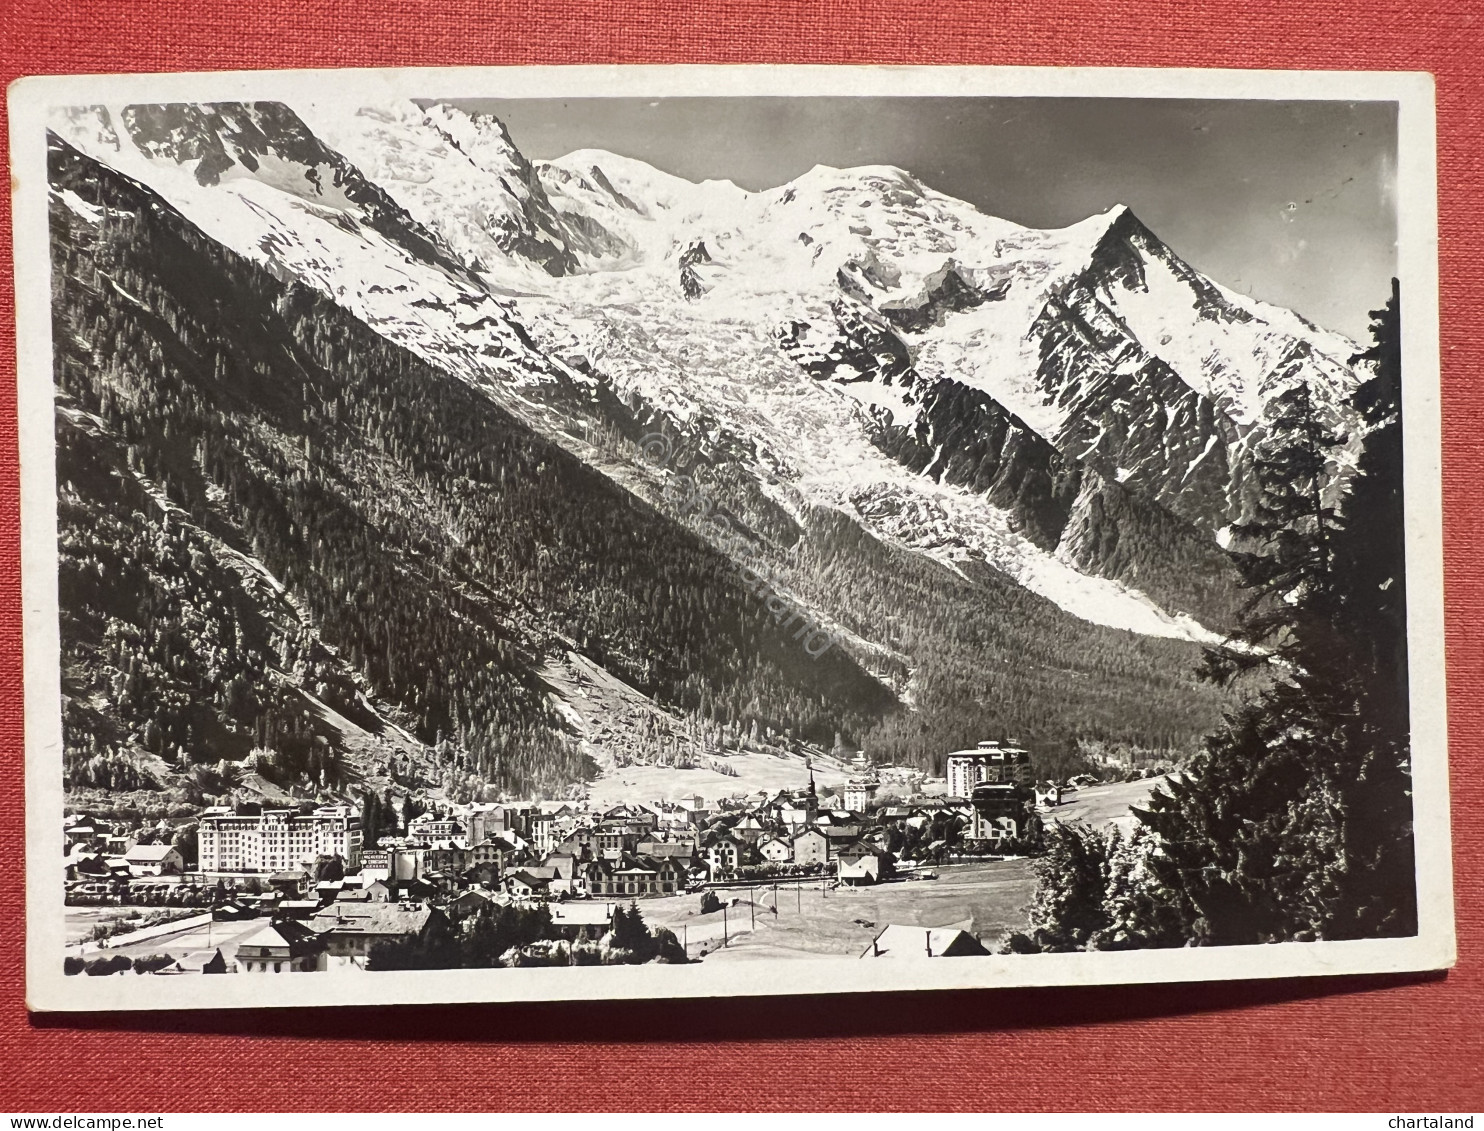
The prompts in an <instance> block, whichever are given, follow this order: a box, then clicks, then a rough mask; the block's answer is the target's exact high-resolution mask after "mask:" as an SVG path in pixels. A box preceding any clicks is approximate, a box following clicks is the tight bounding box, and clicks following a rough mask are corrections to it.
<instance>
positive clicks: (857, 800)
mask: <svg viewBox="0 0 1484 1131" xmlns="http://www.w3.org/2000/svg"><path fill="white" fill-rule="evenodd" d="M880 788H881V783H880V782H879V781H877V780H876V779H875V778H874V777H868V778H851V779H850V780H849V781H848V782H846V783H845V808H847V809H849V810H850V811H851V812H852V813H864V812H865V811H866V806H868V805H870V804H871V799H872V798H873V797H875V796H876V791H877V790H878V789H880Z"/></svg>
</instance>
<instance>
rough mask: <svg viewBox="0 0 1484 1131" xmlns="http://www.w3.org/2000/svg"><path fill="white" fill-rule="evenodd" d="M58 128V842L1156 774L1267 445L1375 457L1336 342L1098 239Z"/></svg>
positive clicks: (377, 130)
mask: <svg viewBox="0 0 1484 1131" xmlns="http://www.w3.org/2000/svg"><path fill="white" fill-rule="evenodd" d="M52 128H53V132H52V134H51V136H50V139H49V144H50V178H51V189H52V213H51V237H52V255H53V275H52V286H53V311H54V324H53V344H54V355H55V375H56V387H57V416H56V428H57V483H58V519H59V538H60V576H59V584H60V598H61V610H62V654H63V691H64V697H65V707H64V728H65V746H66V750H65V758H66V777H67V784H68V788H69V791H70V796H71V800H72V801H73V802H74V803H77V804H87V803H88V799H89V798H92V799H94V800H96V799H97V798H99V797H101V796H107V797H110V798H117V797H119V796H120V795H124V794H133V793H149V794H151V795H155V796H158V795H160V794H161V793H164V794H168V795H172V796H175V797H178V798H180V799H182V800H184V801H188V802H190V803H192V804H198V803H200V802H202V801H203V800H204V799H207V798H214V797H218V796H222V795H224V794H229V793H232V792H234V791H239V792H240V791H247V792H248V793H252V794H256V795H260V796H261V797H262V798H263V799H264V800H267V801H274V802H283V801H288V800H290V799H305V798H314V797H345V796H349V795H350V794H352V793H357V792H360V791H361V790H362V789H363V788H365V787H368V786H369V787H374V788H378V789H380V788H383V787H384V786H385V785H386V784H387V783H390V782H395V783H397V784H399V785H401V786H404V787H417V786H422V787H431V788H434V789H442V790H445V791H446V796H448V797H449V798H452V799H456V800H468V799H469V798H471V797H475V796H482V795H484V794H486V793H489V794H493V793H495V792H498V791H501V790H508V791H523V792H526V793H529V792H531V791H539V792H542V793H544V794H546V795H547V796H555V795H561V794H564V793H566V792H567V791H569V790H571V789H572V788H573V787H574V786H575V787H580V786H581V785H582V783H584V782H589V781H591V780H593V779H595V778H596V779H598V780H600V781H601V780H612V779H616V778H621V777H622V775H623V774H625V773H626V772H629V771H630V770H632V769H633V768H635V767H646V768H649V769H651V770H663V771H665V772H666V773H668V774H669V775H670V776H669V778H667V779H666V780H667V781H668V782H669V783H670V784H671V786H672V787H673V793H674V795H675V796H678V795H679V794H680V793H681V792H683V791H686V790H689V789H699V790H701V792H703V793H709V794H712V795H714V794H715V793H717V792H718V788H719V787H720V786H725V785H726V781H727V779H732V778H735V779H736V782H735V786H736V788H737V789H739V790H740V789H742V788H747V787H750V788H757V787H758V786H759V785H765V786H771V785H775V784H779V783H783V782H794V783H796V782H797V781H798V780H800V779H802V777H803V768H802V767H803V758H804V757H806V756H808V757H810V758H811V761H812V764H813V765H814V767H815V769H816V770H817V772H819V773H821V774H823V775H825V780H829V778H830V776H831V775H833V776H834V778H835V779H836V780H838V779H840V778H843V776H844V774H845V773H846V770H847V767H846V765H845V763H844V762H842V761H839V760H838V756H839V755H840V753H841V752H842V751H844V750H848V749H851V748H853V747H861V748H864V749H865V750H866V751H868V753H869V754H870V755H871V756H872V757H873V758H875V759H877V760H878V761H887V762H895V763H897V764H899V765H914V766H919V767H922V768H924V769H927V770H929V771H932V770H933V769H934V768H935V762H936V763H941V758H942V755H943V754H944V753H945V752H947V751H950V750H954V749H957V748H961V747H965V746H972V745H973V744H974V742H975V741H976V740H978V739H981V738H984V737H988V736H1006V737H1008V736H1013V737H1015V738H1017V739H1018V740H1019V741H1020V742H1022V743H1023V744H1025V745H1026V746H1028V747H1029V748H1030V749H1031V750H1032V752H1033V753H1034V755H1035V756H1036V757H1037V758H1038V759H1039V760H1040V761H1041V762H1042V764H1043V766H1045V767H1046V770H1047V772H1048V773H1057V772H1061V771H1062V770H1063V769H1064V768H1065V767H1067V766H1069V765H1071V764H1073V763H1076V762H1077V761H1078V760H1080V759H1083V758H1088V757H1095V756H1099V755H1105V754H1110V753H1113V752H1119V753H1122V754H1124V755H1128V754H1131V753H1133V754H1140V755H1146V756H1159V757H1162V758H1169V759H1175V758H1179V757H1181V756H1184V755H1186V754H1189V753H1192V752H1194V751H1195V750H1196V749H1198V748H1199V746H1200V743H1201V737H1202V736H1203V735H1205V734H1207V733H1208V732H1210V731H1211V730H1212V729H1213V728H1214V727H1215V726H1216V725H1217V724H1218V722H1219V720H1220V717H1221V714H1222V711H1223V709H1224V708H1226V707H1228V706H1230V704H1231V702H1232V699H1231V692H1229V691H1225V690H1221V689H1218V688H1216V687H1214V686H1211V685H1208V684H1205V683H1202V682H1200V681H1199V680H1198V679H1197V677H1196V674H1195V672H1196V669H1197V667H1198V665H1199V663H1200V660H1201V655H1202V651H1203V649H1204V647H1205V646H1207V645H1209V644H1211V643H1214V642H1216V641H1218V640H1220V639H1221V638H1222V637H1223V635H1224V634H1225V632H1226V631H1227V630H1228V629H1229V628H1231V627H1232V625H1233V624H1234V622H1235V617H1236V612H1237V609H1238V608H1239V606H1240V605H1241V603H1242V599H1243V594H1242V593H1241V592H1240V591H1239V589H1238V585H1237V573H1236V570H1235V569H1234V567H1233V565H1232V562H1231V559H1230V558H1229V556H1228V551H1229V550H1230V549H1232V548H1233V546H1232V533H1231V530H1232V527H1233V526H1235V525H1239V524H1241V523H1242V522H1243V521H1244V520H1246V519H1248V518H1250V517H1251V516H1252V513H1253V508H1254V505H1255V500H1256V497H1257V491H1258V485H1257V483H1256V482H1255V472H1254V458H1253V449H1254V445H1255V444H1256V443H1257V442H1258V441H1259V440H1260V439H1261V438H1262V436H1263V435H1264V429H1265V427H1267V423H1268V419H1269V408H1270V406H1271V405H1272V403H1273V402H1274V400H1275V398H1277V397H1279V396H1280V395H1281V394H1283V393H1284V392H1286V391H1289V390H1291V389H1293V388H1294V387H1295V386H1298V385H1303V386H1306V387H1307V388H1308V390H1309V393H1310V396H1311V398H1312V401H1313V403H1314V404H1316V405H1317V406H1318V407H1319V410H1320V412H1321V413H1322V414H1323V415H1324V416H1325V417H1326V418H1327V420H1328V421H1329V423H1331V424H1332V425H1334V426H1335V427H1336V428H1337V429H1338V430H1340V431H1342V432H1345V433H1347V434H1355V433H1357V432H1358V431H1359V429H1358V428H1357V427H1356V425H1355V422H1354V421H1352V420H1351V419H1350V417H1349V410H1348V408H1347V407H1346V406H1347V403H1348V400H1349V398H1350V396H1351V394H1352V393H1353V392H1354V390H1355V389H1356V387H1357V386H1358V384H1359V383H1360V382H1361V381H1362V380H1363V379H1364V378H1365V377H1366V376H1367V371H1366V370H1365V368H1364V365H1363V364H1360V363H1356V362H1354V361H1353V360H1352V359H1353V358H1354V356H1355V355H1356V353H1357V352H1358V347H1357V346H1356V345H1355V343H1353V342H1351V341H1350V340H1348V339H1346V338H1344V337H1342V336H1340V335H1337V334H1334V333H1329V332H1326V331H1324V330H1321V329H1319V328H1318V327H1316V326H1314V325H1312V324H1310V323H1308V322H1307V321H1305V320H1304V319H1303V318H1301V317H1299V316H1298V315H1296V314H1293V313H1291V312H1289V311H1287V310H1282V309H1279V308H1276V307H1273V306H1270V305H1266V304H1264V303H1261V302H1258V301H1254V300H1252V299H1250V298H1247V297H1244V296H1243V295H1240V294H1237V293H1235V292H1233V291H1230V290H1228V289H1225V288H1223V287H1222V286H1221V285H1220V284H1219V283H1217V282H1215V281H1213V280H1211V279H1208V278H1206V277H1204V276H1203V275H1201V274H1200V273H1199V272H1197V271H1196V270H1194V269H1193V268H1192V267H1190V266H1189V265H1188V264H1186V263H1185V262H1184V261H1183V260H1181V258H1180V257H1179V256H1178V255H1177V254H1176V253H1175V251H1173V250H1171V249H1170V248H1168V247H1166V246H1165V245H1164V244H1163V243H1162V242H1161V241H1160V239H1159V237H1158V236H1157V235H1156V234H1154V233H1153V232H1151V231H1150V230H1149V229H1148V228H1146V227H1145V226H1144V224H1143V223H1141V222H1140V220H1139V219H1138V217H1136V216H1135V215H1134V214H1133V212H1131V211H1130V210H1129V209H1127V208H1124V207H1117V208H1114V209H1111V210H1110V211H1108V212H1105V213H1101V214H1098V215H1094V216H1090V217H1088V218H1087V219H1085V220H1083V221H1082V222H1080V223H1077V224H1074V225H1072V226H1071V227H1068V228H1063V229H1059V230H1050V231H1043V230H1036V229H1030V228H1025V227H1021V226H1019V225H1017V224H1014V223H1011V222H1009V221H1006V220H1001V219H997V218H995V217H994V216H991V215H986V214H984V213H982V212H980V211H978V210H976V209H975V208H974V207H972V206H971V205H969V204H966V203H964V202H962V201H959V200H956V199H953V198H951V197H948V196H945V195H942V194H941V193H938V192H935V191H933V189H931V188H930V187H928V186H927V185H925V184H923V183H921V182H920V181H919V180H918V179H917V178H916V177H914V176H913V175H912V174H911V173H910V172H908V171H906V170H903V169H898V168H891V167H885V166H869V167H864V168H854V169H833V168H826V167H822V166H821V167H816V168H815V169H813V170H811V171H810V172H808V173H806V174H804V175H803V176H801V177H799V178H798V179H796V180H794V181H793V182H791V183H789V184H785V185H782V186H780V187H777V188H773V189H769V190H766V191H760V192H749V191H745V190H743V189H741V188H739V187H737V186H735V185H733V184H731V183H730V182H726V181H710V182H706V183H702V184H695V183H692V182H689V181H686V180H683V179H680V178H678V177H675V176H672V175H670V174H668V173H665V172H663V171H661V170H659V169H656V168H654V167H652V166H649V165H647V164H644V163H642V162H640V161H636V160H633V159H630V158H627V157H623V156H619V155H617V154H613V153H608V152H600V151H595V150H584V151H580V152H576V153H571V154H569V155H567V156H565V157H563V158H561V159H559V160H555V161H551V162H536V163H533V162H531V161H529V160H527V158H526V157H524V156H523V155H522V154H521V153H520V152H519V150H518V149H517V148H516V146H515V145H514V144H513V143H512V141H511V138H510V136H509V134H508V133H507V131H506V130H505V128H504V127H503V126H502V124H501V123H500V122H499V121H498V120H496V119H495V118H493V117H490V116H487V115H480V114H472V113H469V112H466V111H465V110H462V109H460V108H458V107H456V106H454V105H450V104H440V103H428V104H423V103H413V102H407V103H403V104H400V105H382V106H368V107H357V106H355V105H345V104H340V103H325V104H304V105H295V106H293V107H290V106H287V105H284V104H281V103H253V104H211V105H206V104H178V105H149V106H108V107H104V106H88V107H77V108H74V109H72V110H69V111H67V112H65V113H62V114H59V115H57V116H56V118H55V120H54V121H53V125H52ZM655 434H663V435H664V436H665V437H666V440H665V442H664V443H663V445H661V447H662V448H663V453H664V457H665V458H663V459H660V460H656V459H654V458H645V453H648V452H650V450H651V448H650V446H645V447H642V448H641V445H640V441H641V438H643V437H646V436H648V437H651V439H652V437H653V436H654V435H655ZM1335 470H1336V472H1337V473H1339V472H1343V470H1344V469H1343V468H1342V467H1337V468H1336V469H1335ZM678 482H684V483H685V484H686V485H687V488H686V490H687V491H688V492H690V495H691V502H694V499H695V498H701V499H703V500H704V502H705V504H706V506H705V509H706V510H708V511H709V512H710V513H709V516H708V521H706V522H697V521H696V515H695V509H696V508H695V507H694V506H686V505H683V504H684V500H683V499H682V498H681V495H682V493H681V492H677V491H676V490H674V489H673V488H674V486H675V484H676V483H678ZM720 533H724V534H725V535H726V536H725V537H721V536H719V534H720ZM742 561H745V562H746V563H747V564H748V565H749V566H750V571H748V572H744V571H743V570H741V569H739V568H738V567H739V562H742ZM759 574H764V575H766V577H767V578H768V582H769V584H768V586H767V587H765V588H761V589H760V588H759V587H758V586H757V585H756V584H753V583H752V582H753V581H755V579H756V577H757V576H758V575H759ZM750 579H751V580H750ZM783 607H787V608H788V609H790V610H792V611H793V612H796V613H797V614H798V618H796V619H793V620H792V621H785V620H784V618H782V617H780V616H779V615H778V613H779V610H780V609H781V608H783ZM801 621H802V622H807V623H810V624H814V625H817V626H819V628H820V629H821V631H823V632H825V633H827V634H828V639H830V640H831V641H832V644H831V646H830V647H828V648H827V649H826V650H824V651H823V652H822V654H821V653H820V652H819V649H818V648H806V647H805V646H804V645H803V644H801V642H800V640H799V638H798V634H797V632H796V631H795V629H796V625H797V624H798V623H800V622H801Z"/></svg>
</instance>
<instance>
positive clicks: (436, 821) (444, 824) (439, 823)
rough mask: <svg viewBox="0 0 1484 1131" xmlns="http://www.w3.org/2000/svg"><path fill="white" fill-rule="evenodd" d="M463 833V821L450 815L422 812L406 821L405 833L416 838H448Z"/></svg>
mask: <svg viewBox="0 0 1484 1131" xmlns="http://www.w3.org/2000/svg"><path fill="white" fill-rule="evenodd" d="M463 833H464V826H463V823H462V822H460V821H457V820H455V819H454V818H452V817H435V816H433V814H431V813H423V814H421V815H420V816H417V817H414V818H412V820H410V821H408V822H407V835H408V836H409V837H412V838H415V839H418V840H429V841H432V840H449V839H450V838H452V837H456V836H462V835H463Z"/></svg>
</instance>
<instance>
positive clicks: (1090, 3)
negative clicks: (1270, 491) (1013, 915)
mask: <svg viewBox="0 0 1484 1131" xmlns="http://www.w3.org/2000/svg"><path fill="white" fill-rule="evenodd" d="M1475 12H1484V6H1481V5H1479V4H1477V3H1474V2H1472V0H1414V2H1411V3H1406V2H1402V3H1396V2H1387V3H1365V2H1363V0H1310V2H1308V3H1302V4H1294V3H1291V2H1289V0H1253V2H1250V3H1245V4H1242V3H1225V4H1223V3H1218V2H1211V0H1036V2H1034V3H1032V2H1029V0H1015V2H1011V3H974V2H972V0H953V2H950V0H939V2H935V3H927V2H924V0H892V2H889V3H869V2H855V0H850V2H836V3H828V4H818V5H803V4H787V3H783V2H781V0H780V2H777V3H744V2H738V0H711V2H710V3H707V4H704V5H699V4H698V5H691V4H687V3H685V2H684V0H638V2H637V3H633V4H631V5H628V6H626V7H623V8H619V7H618V6H614V7H613V8H612V9H605V8H600V7H598V6H593V7H590V8H589V7H584V6H582V5H580V4H573V3H567V2H565V0H545V2H541V3H532V2H525V0H492V2H490V3H486V4H477V3H471V2H469V0H446V2H444V3H439V4H426V3H394V2H388V0H362V2H359V3H354V4H352V3H343V2H339V0H307V2H299V3H294V2H292V0H271V2H259V3H240V2H239V3H229V2H223V0H133V2H131V0H114V2H113V3H111V4H103V3H97V2H92V0H86V2H79V0H71V2H69V0H60V2H56V3H50V4H39V3H34V2H28V3H20V4H17V3H15V2H14V0H4V2H3V3H0V43H3V48H0V50H3V59H4V62H3V75H0V77H3V78H4V80H5V81H7V82H8V81H9V80H10V79H12V78H14V77H16V76H19V75H23V74H38V73H61V74H66V73H77V72H109V71H164V70H213V69H240V68H255V67H331V66H399V65H408V64H415V65H421V66H437V65H449V64H464V65H471V64H514V63H578V62H649V63H658V62H855V63H865V62H882V63H998V64H1042V65H1058V64H1060V65H1069V64H1076V65H1084V66H1087V65H1104V66H1106V65H1142V66H1221V67H1284V68H1320V69H1348V68H1357V69H1372V68H1374V69H1404V70H1427V71H1432V72H1433V73H1434V74H1435V75H1436V76H1437V79H1438V111H1439V113H1438V121H1439V133H1440V149H1441V161H1440V170H1439V172H1440V181H1441V208H1442V299H1443V338H1442V341H1443V401H1444V424H1443V431H1444V441H1443V442H1444V456H1445V472H1444V478H1445V489H1446V506H1447V531H1446V545H1447V586H1448V592H1447V596H1448V615H1449V621H1448V641H1447V643H1448V658H1449V683H1450V688H1451V691H1450V695H1449V703H1450V714H1451V718H1452V728H1451V731H1452V750H1453V756H1452V761H1453V821H1454V845H1455V861H1456V864H1455V867H1456V884H1457V891H1458V928H1459V947H1460V953H1461V961H1460V963H1459V965H1458V967H1457V968H1456V969H1455V970H1454V971H1453V972H1452V973H1450V974H1449V975H1448V976H1447V977H1426V978H1420V979H1392V980H1389V981H1387V980H1374V979H1373V980H1364V979H1354V980H1342V981H1339V982H1334V981H1313V982H1308V983H1304V982H1287V983H1243V984H1230V985H1213V986H1171V987H1155V988H1132V989H1117V988H1114V989H1092V990H1059V991H1033V992H1027V991H1001V992H985V993H972V994H967V993H966V994H954V995H941V996H934V995H897V996H886V997H874V998H873V997H857V998H850V997H839V998H823V997H822V998H806V999H781V1000H760V1001H734V1002H727V1001H719V1002H714V1003H682V1004H652V1005H651V1004H638V1005H634V1004H631V1005H616V1006H603V1005H599V1006H551V1007H540V1006H537V1007H532V1006H522V1007H514V1008H511V1007H459V1008H455V1009H437V1010H432V1009H414V1010H406V1009H368V1010H342V1011H329V1012H320V1013H310V1012H306V1011H300V1012H292V1011H280V1012H274V1011H263V1012H261V1013H256V1014H238V1015H231V1014H216V1015H205V1016H202V1015H191V1016H187V1015H176V1016H169V1017H158V1016H154V1017H151V1016H136V1017H131V1018H124V1019H107V1018H91V1019H84V1020H81V1021H79V1020H75V1019H74V1020H72V1021H65V1022H63V1021H54V1020H47V1019H38V1018H30V1017H28V1016H27V1014H26V1011H25V1007H24V1003H23V997H22V969H23V957H24V956H23V937H24V923H23V917H22V895H23V870H22V868H21V866H20V862H21V861H22V859H23V854H24V835H23V833H24V830H23V825H22V813H23V790H22V773H21V766H22V753H21V752H22V724H21V707H20V704H21V629H20V597H19V566H18V560H17V557H18V536H17V492H16V462H15V461H16V457H15V451H16V439H15V434H14V428H15V424H14V416H15V413H14V370H13V365H14V357H15V350H14V325H13V317H14V313H13V311H14V308H13V288H12V285H11V276H10V216H9V205H8V201H7V203H6V205H5V206H4V213H5V214H4V215H3V216H0V245H3V246H0V260H3V263H4V264H5V267H4V271H5V284H4V287H3V290H0V366H3V372H0V861H3V862H4V865H3V866H0V1060H3V1069H0V1108H4V1109H8V1110H12V1111H15V1110H32V1111H37V1110H40V1111H64V1112H65V1111H73V1112H82V1111H89V1110H92V1111H122V1110H130V1109H133V1110H138V1111H150V1110H157V1111H158V1110H182V1109H184V1110H202V1109H204V1110H244V1111H255V1110H264V1109H283V1110H289V1109H304V1110H311V1111H313V1110H320V1111H324V1110H330V1111H337V1110H338V1111H354V1110H398V1109H413V1110H416V1109H473V1110H478V1109H483V1110H508V1109H540V1108H555V1109H559V1110H560V1109H585V1108H593V1109H599V1108H601V1109H609V1110H645V1109H674V1108H690V1109H717V1108H740V1109H764V1108H768V1109H771V1108H778V1109H787V1108H794V1109H799V1108H809V1109H815V1110H820V1109H842V1108H843V1109H855V1110H866V1111H881V1110H890V1109H903V1108H948V1109H960V1110H976V1109H977V1110H1000V1109H1047V1110H1057V1109H1059V1110H1069V1109H1070V1110H1077V1109H1115V1110H1116V1109H1173V1110H1202V1109H1217V1110H1220V1109H1258V1110H1261V1109H1298V1110H1304V1109H1310V1110H1312V1109H1328V1110H1343V1109H1359V1110H1365V1109H1370V1110H1386V1111H1405V1110H1435V1111H1436V1110H1446V1109H1453V1110H1462V1109H1475V1110H1477V1109H1481V1108H1484V1026H1481V1023H1480V1010H1481V1008H1484V994H1481V983H1484V959H1481V956H1480V945H1481V941H1484V912H1481V900H1480V885H1481V879H1484V876H1481V867H1480V865H1481V857H1484V840H1481V829H1484V822H1481V820H1480V818H1479V810H1480V806H1481V803H1484V773H1481V770H1480V767H1479V751H1480V725H1481V721H1484V696H1481V693H1480V678H1481V676H1484V664H1481V647H1480V645H1481V639H1480V638H1481V634H1484V571H1481V566H1480V563H1479V561H1478V559H1477V557H1476V553H1477V548H1478V546H1479V543H1480V538H1479V535H1480V525H1481V519H1484V498H1481V496H1480V493H1479V491H1478V488H1477V481H1478V480H1479V478H1480V477H1481V475H1484V452H1481V449H1480V444H1479V441H1478V434H1479V432H1480V431H1481V430H1484V371H1481V364H1484V332H1481V330H1480V326H1481V325H1484V299H1481V295H1480V288H1479V276H1480V268H1481V266H1484V244H1481V239H1480V237H1481V219H1480V217H1481V214H1484V151H1481V146H1480V132H1481V110H1480V107H1481V105H1484V71H1481V68H1480V66H1479V58H1480V55H1479V52H1480V40H1479V32H1480V25H1481V24H1484V19H1481V18H1480V17H1479V16H1476V15H1475V14H1474V13H1475Z"/></svg>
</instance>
